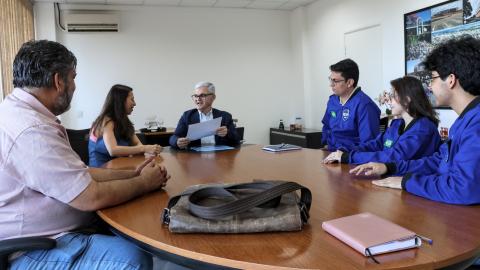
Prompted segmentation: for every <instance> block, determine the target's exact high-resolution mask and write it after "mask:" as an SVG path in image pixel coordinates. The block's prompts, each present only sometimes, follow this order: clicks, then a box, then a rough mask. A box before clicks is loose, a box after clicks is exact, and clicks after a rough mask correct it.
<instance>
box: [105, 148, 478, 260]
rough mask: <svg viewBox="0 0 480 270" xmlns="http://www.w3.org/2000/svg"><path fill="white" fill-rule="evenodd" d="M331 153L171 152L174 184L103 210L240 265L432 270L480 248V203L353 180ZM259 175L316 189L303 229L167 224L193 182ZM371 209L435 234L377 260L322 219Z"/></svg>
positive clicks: (165, 245)
mask: <svg viewBox="0 0 480 270" xmlns="http://www.w3.org/2000/svg"><path fill="white" fill-rule="evenodd" d="M327 154H328V152H325V151H323V150H312V149H302V150H299V151H289V152H281V153H271V152H265V151H262V150H261V147H260V146H258V145H247V146H242V147H241V148H239V149H235V150H230V151H224V152H215V153H192V152H186V151H174V150H170V149H168V148H166V149H164V150H163V152H162V153H161V155H160V156H158V157H157V163H160V164H161V165H164V166H166V167H167V169H168V171H169V173H170V174H171V176H172V178H171V179H170V180H169V182H168V184H167V186H166V187H165V188H164V189H162V190H158V191H155V192H152V193H149V194H146V195H144V196H142V197H139V198H137V199H135V200H132V201H129V202H127V203H124V204H121V205H118V206H115V207H112V208H108V209H103V210H99V211H98V212H97V213H98V214H99V216H100V217H101V218H102V219H103V220H104V221H106V222H107V223H108V224H109V225H111V226H112V227H114V228H115V229H116V230H118V231H120V232H121V233H123V234H125V235H127V236H129V237H131V238H133V239H135V240H137V241H140V242H142V243H145V244H147V245H150V246H152V247H154V248H156V249H159V250H161V251H165V252H168V253H172V254H176V255H180V256H183V257H187V258H190V259H194V260H198V261H202V262H207V263H210V264H216V265H220V266H228V267H232V268H239V269H433V268H439V267H444V266H447V265H450V264H454V263H456V262H459V261H462V260H465V259H468V258H469V257H472V256H474V255H476V254H478V253H479V252H480V211H479V210H480V208H479V206H458V205H448V204H443V203H438V202H433V201H430V200H426V199H423V198H421V197H417V196H415V195H411V194H409V193H407V192H404V191H401V190H394V189H388V188H382V187H377V186H374V185H373V184H371V180H372V179H371V178H366V177H355V176H352V175H350V174H349V173H348V170H349V169H350V168H351V166H349V165H344V164H331V165H325V164H322V160H323V158H324V157H326V155H327ZM143 160H144V157H143V156H134V157H128V158H117V159H114V160H112V161H110V162H109V163H107V164H106V166H105V167H106V168H115V169H128V168H130V169H133V168H135V166H136V165H137V164H140V163H141V162H142V161H143ZM253 179H265V180H289V181H296V182H298V183H300V184H302V185H304V186H306V187H308V188H309V189H310V190H311V191H312V195H313V202H312V207H311V209H310V220H309V224H308V225H306V226H305V227H304V229H303V230H302V231H299V232H281V233H279V232H276V233H257V234H218V235H214V234H174V233H171V232H169V230H168V228H167V227H166V226H164V225H162V223H161V213H162V210H163V208H164V207H165V206H166V205H167V202H168V199H169V198H170V197H172V196H175V195H177V194H179V193H181V192H182V191H183V190H184V189H185V188H186V187H187V186H190V185H194V184H200V183H211V182H248V181H252V180H253ZM361 212H370V213H373V214H375V215H378V216H380V217H383V218H385V219H387V220H390V221H392V222H394V223H396V224H398V225H400V226H403V227H405V228H407V229H410V230H412V231H414V232H415V233H417V234H419V235H424V236H426V237H428V238H431V239H432V240H433V242H434V243H433V245H431V246H430V245H427V244H426V243H423V245H422V246H421V247H420V248H416V249H410V250H405V251H399V252H393V253H389V254H384V255H377V256H375V258H376V259H377V260H378V261H379V262H380V264H376V263H375V262H373V261H372V260H370V259H368V258H366V257H364V256H363V255H361V254H360V253H358V252H356V251H355V250H353V249H352V248H350V247H349V246H347V245H345V244H343V243H342V242H341V241H339V240H337V239H336V238H334V237H333V236H331V235H329V234H328V233H326V232H324V231H323V230H322V227H321V225H322V222H323V221H326V220H330V219H335V218H339V217H343V216H348V215H353V214H357V213H361Z"/></svg>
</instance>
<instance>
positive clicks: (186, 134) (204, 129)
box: [170, 82, 240, 149]
mask: <svg viewBox="0 0 480 270" xmlns="http://www.w3.org/2000/svg"><path fill="white" fill-rule="evenodd" d="M192 100H193V102H194V103H195V105H196V107H197V108H196V109H192V110H188V111H186V112H184V113H183V115H182V117H181V118H180V120H179V121H178V125H177V128H176V129H175V132H174V134H173V135H172V136H171V137H170V145H171V146H172V147H175V148H181V149H184V148H187V147H188V146H200V145H229V146H236V145H238V144H240V138H239V136H238V135H237V132H236V130H235V126H234V125H233V121H232V115H231V114H230V113H228V112H225V111H220V110H217V109H214V108H212V104H213V101H214V100H215V86H214V85H213V83H210V82H200V83H197V84H196V85H195V90H194V92H193V95H192ZM218 118H220V119H218Z"/></svg>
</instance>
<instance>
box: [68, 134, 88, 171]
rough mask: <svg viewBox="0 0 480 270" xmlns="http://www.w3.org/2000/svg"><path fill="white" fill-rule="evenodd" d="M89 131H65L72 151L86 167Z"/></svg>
mask: <svg viewBox="0 0 480 270" xmlns="http://www.w3.org/2000/svg"><path fill="white" fill-rule="evenodd" d="M89 133H90V129H89V128H88V129H79V130H75V129H67V134H68V140H69V141H70V146H72V149H73V151H75V152H76V153H77V154H78V155H79V156H80V158H81V159H82V161H83V162H84V163H85V164H87V165H88V134H89Z"/></svg>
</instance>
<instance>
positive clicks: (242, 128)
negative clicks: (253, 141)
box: [235, 127, 245, 141]
mask: <svg viewBox="0 0 480 270" xmlns="http://www.w3.org/2000/svg"><path fill="white" fill-rule="evenodd" d="M235 130H236V131H237V134H238V137H240V141H243V133H245V128H244V127H236V128H235Z"/></svg>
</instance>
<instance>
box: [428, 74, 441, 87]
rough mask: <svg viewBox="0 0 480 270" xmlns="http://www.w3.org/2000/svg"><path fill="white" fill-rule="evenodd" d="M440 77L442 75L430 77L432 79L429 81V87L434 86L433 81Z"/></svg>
mask: <svg viewBox="0 0 480 270" xmlns="http://www.w3.org/2000/svg"><path fill="white" fill-rule="evenodd" d="M440 77H441V76H440V75H437V76H432V77H430V79H429V80H428V85H432V82H433V80H435V79H436V78H440Z"/></svg>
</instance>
